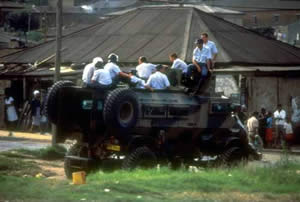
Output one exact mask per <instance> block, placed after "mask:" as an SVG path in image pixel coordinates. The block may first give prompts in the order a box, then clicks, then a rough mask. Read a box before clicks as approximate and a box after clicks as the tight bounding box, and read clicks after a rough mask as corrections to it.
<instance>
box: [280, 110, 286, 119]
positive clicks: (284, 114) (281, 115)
mask: <svg viewBox="0 0 300 202" xmlns="http://www.w3.org/2000/svg"><path fill="white" fill-rule="evenodd" d="M280 118H281V119H282V120H285V118H286V112H285V111H284V110H282V113H281V114H280Z"/></svg>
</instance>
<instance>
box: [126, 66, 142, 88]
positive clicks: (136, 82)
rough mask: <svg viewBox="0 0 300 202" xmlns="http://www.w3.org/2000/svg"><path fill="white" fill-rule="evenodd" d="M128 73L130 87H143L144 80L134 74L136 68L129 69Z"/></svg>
mask: <svg viewBox="0 0 300 202" xmlns="http://www.w3.org/2000/svg"><path fill="white" fill-rule="evenodd" d="M129 75H130V82H131V87H134V88H141V89H143V88H145V84H146V82H145V81H144V80H143V79H141V78H139V77H137V76H136V70H135V69H134V70H131V72H130V73H129Z"/></svg>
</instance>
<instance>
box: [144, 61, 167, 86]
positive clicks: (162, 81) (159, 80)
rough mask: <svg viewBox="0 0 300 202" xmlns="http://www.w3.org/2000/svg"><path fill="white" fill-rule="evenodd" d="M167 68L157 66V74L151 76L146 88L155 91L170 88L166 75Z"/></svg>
mask: <svg viewBox="0 0 300 202" xmlns="http://www.w3.org/2000/svg"><path fill="white" fill-rule="evenodd" d="M164 72H165V68H164V67H163V66H162V65H157V66H156V72H155V73H153V74H151V76H150V77H149V79H148V81H147V83H146V85H145V88H147V89H149V90H151V91H154V89H167V88H169V87H170V82H169V80H168V77H167V76H166V75H165V74H164Z"/></svg>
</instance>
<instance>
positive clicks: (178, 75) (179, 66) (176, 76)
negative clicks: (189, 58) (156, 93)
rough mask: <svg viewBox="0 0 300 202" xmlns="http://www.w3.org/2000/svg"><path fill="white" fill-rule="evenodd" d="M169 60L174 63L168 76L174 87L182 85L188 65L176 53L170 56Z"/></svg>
mask: <svg viewBox="0 0 300 202" xmlns="http://www.w3.org/2000/svg"><path fill="white" fill-rule="evenodd" d="M169 59H170V61H171V62H172V66H171V69H169V71H168V72H167V76H168V78H169V81H170V83H171V85H172V86H176V85H180V84H181V79H182V76H183V75H185V74H186V72H187V67H188V66H187V64H186V63H185V62H184V61H183V60H181V59H180V58H178V56H177V54H176V53H172V54H171V55H169Z"/></svg>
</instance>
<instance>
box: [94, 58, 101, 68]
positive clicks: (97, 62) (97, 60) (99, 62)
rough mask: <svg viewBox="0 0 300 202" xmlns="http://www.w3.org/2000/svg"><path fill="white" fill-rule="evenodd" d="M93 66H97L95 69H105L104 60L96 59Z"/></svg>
mask: <svg viewBox="0 0 300 202" xmlns="http://www.w3.org/2000/svg"><path fill="white" fill-rule="evenodd" d="M93 64H94V65H95V67H97V68H102V67H103V59H102V58H101V57H95V58H94V59H93Z"/></svg>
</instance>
